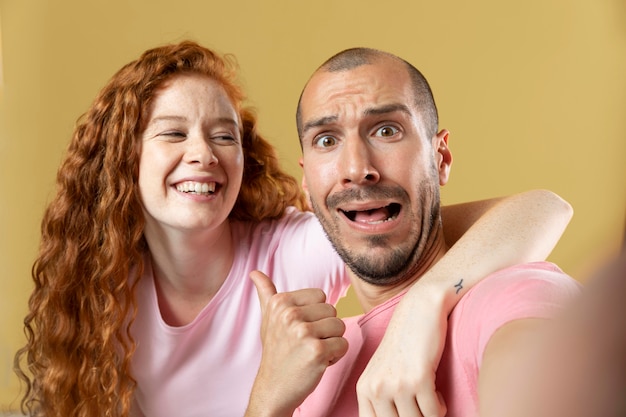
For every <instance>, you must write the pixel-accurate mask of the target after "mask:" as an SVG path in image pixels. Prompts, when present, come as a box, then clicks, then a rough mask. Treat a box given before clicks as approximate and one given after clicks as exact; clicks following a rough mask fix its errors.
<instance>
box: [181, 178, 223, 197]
mask: <svg viewBox="0 0 626 417" xmlns="http://www.w3.org/2000/svg"><path fill="white" fill-rule="evenodd" d="M176 189H177V190H178V191H180V192H183V193H191V194H204V195H208V194H213V193H214V192H215V183H214V182H209V183H207V182H195V181H185V182H181V183H180V184H177V185H176Z"/></svg>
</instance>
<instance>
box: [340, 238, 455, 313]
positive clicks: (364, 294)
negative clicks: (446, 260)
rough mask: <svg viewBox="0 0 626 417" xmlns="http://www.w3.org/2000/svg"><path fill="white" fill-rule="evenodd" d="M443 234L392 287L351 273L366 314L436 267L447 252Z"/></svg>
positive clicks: (355, 289)
mask: <svg viewBox="0 0 626 417" xmlns="http://www.w3.org/2000/svg"><path fill="white" fill-rule="evenodd" d="M447 250H448V247H447V246H446V243H445V240H444V238H443V234H442V233H439V234H438V235H437V238H436V239H435V240H434V242H433V244H431V245H430V246H429V248H428V250H426V251H424V252H423V253H422V254H421V256H420V258H419V259H418V261H417V263H416V266H415V268H414V269H411V272H410V273H409V274H407V276H406V277H405V279H403V280H401V281H400V282H397V283H395V284H390V285H373V284H369V283H367V282H365V281H364V280H362V279H360V278H359V277H358V276H356V274H354V272H352V271H349V273H350V279H351V281H352V287H353V289H354V292H355V294H356V296H357V298H358V300H359V303H360V304H361V307H362V308H363V311H364V312H365V313H367V312H369V311H370V310H372V309H373V308H374V307H376V306H378V305H380V304H382V303H384V302H385V301H387V300H389V299H391V298H393V297H395V296H396V295H398V294H400V293H401V292H402V291H404V290H405V289H407V288H409V287H411V286H412V285H413V284H415V282H417V280H419V279H420V277H421V276H422V275H424V274H425V273H426V271H428V270H429V269H430V268H431V267H432V266H433V265H435V264H436V263H437V262H438V261H439V259H441V257H443V255H445V253H446V252H447Z"/></svg>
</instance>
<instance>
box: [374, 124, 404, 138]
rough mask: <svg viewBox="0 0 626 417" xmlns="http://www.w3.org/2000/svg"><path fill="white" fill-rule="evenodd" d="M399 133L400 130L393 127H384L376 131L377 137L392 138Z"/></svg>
mask: <svg viewBox="0 0 626 417" xmlns="http://www.w3.org/2000/svg"><path fill="white" fill-rule="evenodd" d="M398 132H399V130H398V129H397V128H395V127H393V126H382V127H380V128H378V130H376V136H382V137H391V136H393V135H395V134H396V133H398Z"/></svg>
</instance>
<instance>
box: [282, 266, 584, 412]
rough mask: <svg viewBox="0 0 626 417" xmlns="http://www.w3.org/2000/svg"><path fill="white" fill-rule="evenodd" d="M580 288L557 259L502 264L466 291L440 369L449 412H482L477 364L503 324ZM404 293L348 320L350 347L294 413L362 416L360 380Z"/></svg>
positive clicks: (538, 312)
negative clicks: (491, 338) (357, 385)
mask: <svg viewBox="0 0 626 417" xmlns="http://www.w3.org/2000/svg"><path fill="white" fill-rule="evenodd" d="M579 290H580V285H579V284H578V283H577V282H576V281H574V280H573V279H571V278H570V277H568V276H567V275H565V274H564V273H563V272H562V271H561V270H560V269H559V268H557V267H556V266H555V265H553V264H550V263H547V262H538V263H531V264H524V265H518V266H515V267H511V268H506V269H503V270H500V271H498V272H496V273H494V274H491V275H490V276H489V277H487V278H485V279H484V280H483V281H482V282H480V283H478V284H476V285H475V286H474V288H472V289H471V290H470V291H468V293H467V294H466V295H465V296H464V297H463V298H462V299H461V300H460V301H459V303H458V304H457V306H456V307H455V308H454V310H453V311H452V313H451V315H450V319H449V322H448V334H447V340H446V346H445V348H444V352H443V356H442V359H441V363H440V366H439V369H438V371H437V382H436V384H437V389H438V390H440V391H441V393H442V394H443V396H444V399H445V400H446V404H447V406H448V413H447V416H448V417H470V416H478V370H479V368H480V364H481V362H482V355H483V352H484V350H485V347H486V345H487V342H488V341H489V338H490V337H491V336H492V335H493V334H494V332H495V331H496V330H497V329H498V328H499V327H500V326H502V325H504V324H506V323H508V322H510V321H512V320H516V319H521V318H531V317H533V318H546V317H551V316H553V315H554V314H555V313H556V312H557V311H558V310H560V309H561V308H562V307H563V306H564V305H565V304H566V302H567V301H568V300H569V299H571V298H572V297H574V296H575V295H577V294H578V293H579ZM403 295H404V293H401V294H399V295H397V296H396V297H394V298H392V299H390V300H388V301H387V302H385V303H383V304H381V305H379V306H377V307H376V308H374V309H373V310H372V311H370V312H369V313H368V314H365V315H363V316H359V317H352V318H349V319H347V320H346V327H347V329H346V333H345V337H346V338H347V339H348V343H349V349H348V353H347V354H346V356H345V357H344V358H342V359H341V360H340V361H339V362H338V363H336V364H335V365H333V366H331V367H330V368H328V370H327V371H326V372H325V374H324V376H323V378H322V380H321V382H320V384H319V385H318V387H317V388H316V390H315V391H314V392H313V393H312V394H311V395H310V396H309V397H308V398H307V399H306V400H305V401H304V402H303V403H302V405H301V406H300V408H299V409H298V410H296V413H295V414H294V416H300V417H304V416H306V417H312V416H341V417H350V416H358V404H357V398H356V383H357V380H358V378H359V376H360V375H361V373H362V372H363V370H364V369H365V366H366V365H367V362H368V361H369V359H370V358H371V356H372V354H373V353H374V351H375V350H376V347H377V346H378V344H379V343H380V341H381V339H382V337H383V335H384V332H385V329H386V328H387V324H388V323H389V320H390V319H391V316H392V314H393V311H394V309H395V307H396V305H397V304H398V302H399V301H400V299H401V298H402V296H403Z"/></svg>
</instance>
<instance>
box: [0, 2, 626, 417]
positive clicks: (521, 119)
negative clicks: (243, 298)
mask: <svg viewBox="0 0 626 417" xmlns="http://www.w3.org/2000/svg"><path fill="white" fill-rule="evenodd" d="M0 30H1V32H0V39H1V48H2V49H1V51H2V52H1V53H2V67H1V70H0V80H2V81H1V83H2V84H1V85H0V174H1V175H0V184H1V186H0V195H1V197H0V198H1V205H0V411H2V409H8V408H9V406H12V407H14V406H15V403H14V399H15V397H16V394H17V381H16V378H15V377H14V376H13V374H12V371H11V367H12V357H13V354H14V352H15V350H16V349H17V348H18V346H20V345H21V344H22V343H23V336H22V333H21V320H22V318H23V316H24V314H25V311H26V300H27V296H28V293H29V291H30V289H31V280H30V267H31V264H32V261H33V258H34V255H35V253H36V248H37V244H38V231H39V222H40V219H41V214H42V210H43V208H44V205H45V203H46V202H47V201H48V200H49V199H50V197H51V195H52V194H53V191H54V181H55V173H56V169H57V167H58V164H59V161H60V159H61V157H62V154H63V151H64V149H65V148H66V146H67V142H68V140H69V137H70V134H71V131H72V129H73V125H74V122H75V120H76V119H77V118H78V116H79V115H80V114H81V113H83V112H84V111H85V110H86V109H87V107H88V106H89V104H90V103H91V100H92V99H93V98H94V97H95V95H96V93H97V91H98V90H99V89H100V88H101V87H102V86H103V85H104V83H105V82H106V80H107V79H108V78H109V77H110V76H111V75H112V74H113V73H114V72H115V71H116V70H117V69H118V68H119V67H121V66H122V65H123V64H125V63H127V62H128V61H130V60H132V59H135V58H136V57H137V56H138V55H139V54H140V53H141V52H142V51H143V50H145V49H147V48H151V47H154V46H156V45H159V44H163V43H170V42H175V41H179V40H182V39H185V38H190V39H193V40H197V41H199V42H200V43H202V44H204V45H206V46H209V47H212V48H214V49H216V50H218V51H220V52H230V53H233V54H235V55H236V56H237V58H238V60H239V63H240V66H241V73H242V79H243V81H244V84H245V86H246V89H247V91H248V94H249V99H250V103H251V104H252V105H254V106H255V107H256V108H257V109H258V113H259V117H260V120H261V128H262V131H263V132H265V134H266V135H267V136H268V137H269V138H270V139H271V140H272V141H273V143H274V144H275V145H276V146H277V147H278V149H279V151H280V155H281V159H282V161H283V163H284V165H285V166H286V167H287V169H288V170H289V171H290V172H291V173H293V174H295V175H298V176H299V167H298V165H297V158H298V157H299V146H298V142H297V136H296V132H295V126H294V125H295V124H294V109H295V105H296V101H297V98H298V95H299V93H300V89H301V87H302V86H303V84H304V82H305V81H306V80H307V78H308V76H309V75H310V73H311V72H312V70H313V69H314V68H315V67H317V65H318V64H320V63H321V62H322V61H323V60H324V59H326V58H327V57H329V56H330V55H331V54H333V53H335V52H337V51H339V50H341V49H343V48H347V47H352V46H369V47H375V48H381V49H385V50H388V51H390V52H394V53H396V54H399V55H400V56H402V57H404V58H406V59H407V60H409V61H411V62H412V63H414V64H415V65H416V66H417V67H418V68H420V69H421V70H422V71H423V72H424V73H425V74H426V76H427V78H428V79H429V80H430V82H431V85H432V87H433V90H434V92H435V98H436V100H437V103H438V107H439V111H440V116H441V127H445V128H448V129H449V130H450V131H451V139H450V146H451V148H452V151H453V155H454V157H455V163H454V166H453V170H452V179H451V182H450V184H449V185H447V186H446V187H445V188H444V191H443V199H444V202H445V203H455V202H460V201H465V200H469V199H479V198H486V197H490V196H495V195H502V194H510V193H514V192H519V191H522V190H527V189H531V188H548V189H551V190H553V191H555V192H557V193H558V194H560V195H561V196H563V197H564V198H565V199H567V200H568V201H569V202H570V203H571V204H572V205H573V206H574V209H575V216H574V219H573V221H572V223H571V225H570V227H569V229H568V231H567V232H566V233H565V235H564V237H563V239H562V241H561V243H560V244H559V246H558V247H557V248H556V250H555V251H554V253H553V255H552V257H551V260H552V261H555V262H557V263H559V264H560V265H561V266H562V267H563V269H565V271H566V272H568V273H570V274H571V275H573V276H575V277H577V278H581V279H582V278H584V277H585V276H586V275H587V273H588V271H589V270H590V269H591V268H594V267H595V266H596V265H597V263H598V262H599V261H601V260H602V259H604V258H606V257H607V256H609V255H610V254H612V253H615V251H616V250H617V248H618V247H619V244H620V242H621V239H622V236H623V231H624V217H625V214H626V211H625V207H626V204H625V202H626V193H625V190H626V187H625V185H626V164H625V162H626V161H625V156H626V115H625V110H626V76H625V74H626V3H625V2H624V1H623V0H561V1H560V0H529V1H523V2H513V1H502V0H477V1H437V2H435V1H428V2H427V1H418V0H415V1H408V0H407V1H394V0H386V1H380V0H376V1H373V0H334V1H333V0H315V1H304V0H282V1H278V0H277V1H253V0H248V1H236V0H233V1H222V2H216V1H190V0H177V1H164V0H126V1H122V0H107V1H97V0H49V1H45V0H0ZM85 192H86V193H89V192H90V190H85ZM346 308H347V309H348V310H349V307H346ZM348 310H345V311H348Z"/></svg>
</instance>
